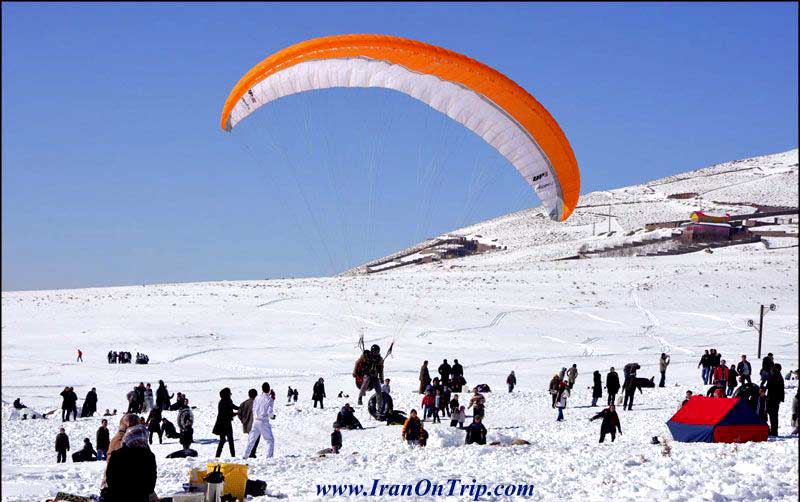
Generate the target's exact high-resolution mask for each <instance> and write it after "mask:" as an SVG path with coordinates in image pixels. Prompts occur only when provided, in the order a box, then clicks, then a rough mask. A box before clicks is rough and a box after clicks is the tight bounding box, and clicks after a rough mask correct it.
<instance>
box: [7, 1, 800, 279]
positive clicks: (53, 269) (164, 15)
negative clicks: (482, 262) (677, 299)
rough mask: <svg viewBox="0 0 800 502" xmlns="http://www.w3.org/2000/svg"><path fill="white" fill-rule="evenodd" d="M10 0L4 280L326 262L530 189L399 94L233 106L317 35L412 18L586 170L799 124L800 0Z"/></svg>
mask: <svg viewBox="0 0 800 502" xmlns="http://www.w3.org/2000/svg"><path fill="white" fill-rule="evenodd" d="M2 14H3V34H2V37H3V38H2V43H3V45H2V56H3V89H2V90H3V94H2V107H3V108H2V117H3V124H2V125H3V128H2V141H3V143H2V146H3V149H2V161H3V171H2V181H3V183H2V224H3V240H2V268H3V270H2V271H3V274H2V288H3V290H16V289H50V288H65V287H84V286H102V285H126V284H142V283H154V282H185V281H204V280H217V279H231V280H234V279H258V278H265V277H287V276H303V275H314V274H326V273H330V272H331V270H334V269H337V268H342V267H344V266H346V265H348V264H351V263H356V262H359V261H360V260H363V259H364V258H366V257H368V256H372V255H381V254H383V253H385V252H389V251H392V250H394V249H396V248H397V247H399V246H404V245H406V244H409V243H411V242H413V241H414V240H415V239H418V238H422V237H425V236H427V235H430V234H432V233H437V232H441V231H445V230H447V229H450V228H453V227H455V226H458V225H459V224H463V223H465V222H469V221H479V220H481V219H484V218H487V217H491V216H495V215H499V214H503V213H505V212H508V211H511V210H516V209H520V208H523V207H529V206H532V205H536V204H537V203H538V202H537V199H536V198H535V196H532V195H530V194H528V192H527V191H526V185H525V184H524V182H523V181H522V180H521V179H518V178H517V177H516V173H515V172H514V171H513V169H512V168H511V167H510V166H509V165H507V164H503V162H502V159H499V158H498V156H497V155H496V154H495V153H494V152H493V151H492V150H491V148H490V147H488V146H487V145H485V144H484V143H483V142H481V141H480V140H479V139H477V138H476V137H474V136H473V135H471V134H470V133H468V132H465V131H464V130H463V129H462V128H460V126H457V125H454V123H453V122H452V121H449V120H446V119H442V116H440V115H438V114H437V113H436V112H434V111H433V110H430V109H428V108H426V107H424V105H417V104H416V102H413V101H411V100H409V99H407V98H405V97H404V96H401V95H395V94H392V93H387V92H381V91H377V90H352V91H346V90H336V91H326V92H320V93H316V94H313V95H311V94H309V95H305V96H300V97H293V98H287V99H286V100H284V101H281V102H278V103H275V104H274V106H270V107H265V108H264V109H262V110H261V111H262V112H264V113H262V114H260V115H259V117H258V120H253V121H252V122H251V123H243V124H242V130H241V131H238V130H235V131H234V132H233V133H231V134H227V133H224V132H222V131H221V130H220V128H219V125H218V124H219V114H220V110H221V107H222V104H223V102H224V100H225V97H226V96H227V94H228V92H229V91H230V89H231V87H232V86H233V84H234V83H235V82H236V81H237V80H238V79H239V78H240V77H241V75H242V74H243V73H244V72H246V71H247V70H248V69H249V68H250V67H251V66H252V65H254V64H256V63H257V62H258V61H260V60H261V59H263V58H264V57H266V56H267V55H269V54H270V53H272V52H274V51H277V50H279V49H281V48H283V47H286V46H288V45H291V44H293V43H296V42H299V41H302V40H305V39H308V38H312V37H317V36H324V35H332V34H341V33H383V34H390V35H397V36H403V37H408V38H413V39H418V40H421V41H425V42H428V43H432V44H436V45H441V46H444V47H447V48H449V49H452V50H455V51H457V52H461V53H463V54H466V55H469V56H471V57H473V58H475V59H478V60H480V61H482V62H484V63H486V64H488V65H490V66H492V67H494V68H496V69H498V70H500V71H501V72H504V73H505V74H506V75H508V76H509V77H510V78H512V79H513V80H515V81H516V82H517V83H519V84H520V85H522V86H523V87H525V88H526V89H528V90H529V91H530V92H531V93H532V94H533V95H534V96H536V97H537V98H538V99H539V101H540V102H542V103H543V104H544V105H545V107H547V108H548V109H549V110H550V112H551V113H552V114H553V116H554V117H555V118H556V120H558V122H559V123H560V124H561V126H562V128H563V129H564V131H565V132H566V134H567V137H568V138H569V140H570V142H571V144H572V147H573V149H574V151H575V154H576V157H577V159H578V163H579V165H580V168H581V174H582V192H583V193H585V192H588V191H592V190H598V189H606V188H614V187H618V186H624V185H629V184H634V183H638V182H641V181H645V180H649V179H653V178H657V177H660V176H664V175H667V174H671V173H675V172H680V171H686V170H689V169H694V168H698V167H702V166H705V165H709V164H712V163H715V162H722V161H726V160H731V159H736V158H742V157H748V156H753V155H760V154H767V153H774V152H778V151H784V150H788V149H790V148H795V147H797V134H798V131H797V119H798V117H797V109H798V102H797V99H798V87H797V76H798V70H797V58H798V54H797V52H798V51H797V37H798V27H797V19H798V12H797V5H796V4H795V3H783V4H767V3H753V4H746V3H733V4H722V3H715V4H688V3H684V4H675V5H660V4H620V5H616V4H598V5H592V4H584V3H580V4H566V5H546V4H525V3H514V4H499V3H494V4H463V5H462V4H453V3H448V4H440V5H427V4H417V3H404V4H396V5H393V4H374V5H370V4H363V3H359V4H352V5H350V4H337V5H316V4H296V5H292V4H285V5H270V4H266V5H265V4H239V5H237V4H230V3H226V4H164V5H158V4H106V5H103V4H13V3H12V4H8V3H4V4H3V6H2ZM267 108H268V109H267ZM259 121H260V125H259ZM248 128H249V130H248ZM238 132H241V133H242V134H237V133H238ZM267 138H271V140H272V141H275V142H276V144H279V145H282V147H285V148H286V149H287V152H288V153H287V154H286V156H283V154H279V153H278V151H277V150H275V149H273V148H271V147H269V146H268V145H269V144H270V143H269V141H268V140H267ZM331 145H332V146H331ZM287 158H288V159H289V162H287V160H286V159H287ZM425 166H427V167H425ZM370 176H372V177H370ZM295 177H296V178H295ZM373 178H374V180H375V181H374V183H373V182H372V181H371V180H372V179H373ZM300 179H303V180H307V181H303V188H302V190H298V189H297V184H294V183H296V181H295V180H300ZM370 208H371V209H370ZM318 236H321V237H323V238H324V239H325V244H324V245H320V241H319V239H318Z"/></svg>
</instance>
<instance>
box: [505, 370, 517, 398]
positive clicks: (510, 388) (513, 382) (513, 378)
mask: <svg viewBox="0 0 800 502" xmlns="http://www.w3.org/2000/svg"><path fill="white" fill-rule="evenodd" d="M506 383H507V384H508V392H509V393H511V392H513V391H514V387H515V386H516V385H517V376H516V375H514V372H513V371H512V372H511V373H510V374H509V375H508V377H506Z"/></svg>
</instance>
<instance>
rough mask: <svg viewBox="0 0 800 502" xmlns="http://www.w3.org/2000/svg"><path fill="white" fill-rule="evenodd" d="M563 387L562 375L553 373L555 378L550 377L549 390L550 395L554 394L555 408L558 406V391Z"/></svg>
mask: <svg viewBox="0 0 800 502" xmlns="http://www.w3.org/2000/svg"><path fill="white" fill-rule="evenodd" d="M560 389H561V377H559V376H558V374H555V375H553V378H552V379H550V386H549V387H548V391H549V392H550V395H551V396H553V406H552V407H553V408H555V407H556V401H558V391H559V390H560Z"/></svg>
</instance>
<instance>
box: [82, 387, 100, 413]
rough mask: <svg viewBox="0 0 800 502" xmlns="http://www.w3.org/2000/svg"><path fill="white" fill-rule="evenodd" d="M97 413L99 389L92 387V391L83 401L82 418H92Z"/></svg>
mask: <svg viewBox="0 0 800 502" xmlns="http://www.w3.org/2000/svg"><path fill="white" fill-rule="evenodd" d="M96 412H97V389H95V388H94V387H92V390H90V391H89V392H87V393H86V398H85V399H84V400H83V406H82V407H81V418H85V417H91V416H92V415H94V414H95V413H96Z"/></svg>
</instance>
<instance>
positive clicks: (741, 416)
mask: <svg viewBox="0 0 800 502" xmlns="http://www.w3.org/2000/svg"><path fill="white" fill-rule="evenodd" d="M667 427H668V428H669V431H670V433H672V437H673V438H674V439H675V441H682V442H687V443H693V442H701V443H746V442H748V441H766V440H767V434H768V433H769V427H767V423H766V422H765V421H764V420H762V419H761V418H760V417H759V416H758V415H756V413H755V412H754V411H753V409H752V408H750V406H748V404H747V402H746V401H744V400H743V399H738V398H718V397H703V396H694V397H693V398H691V399H690V400H689V402H687V403H686V404H685V405H683V407H681V409H680V410H678V412H677V413H675V415H673V417H672V418H671V419H670V420H669V422H667Z"/></svg>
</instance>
